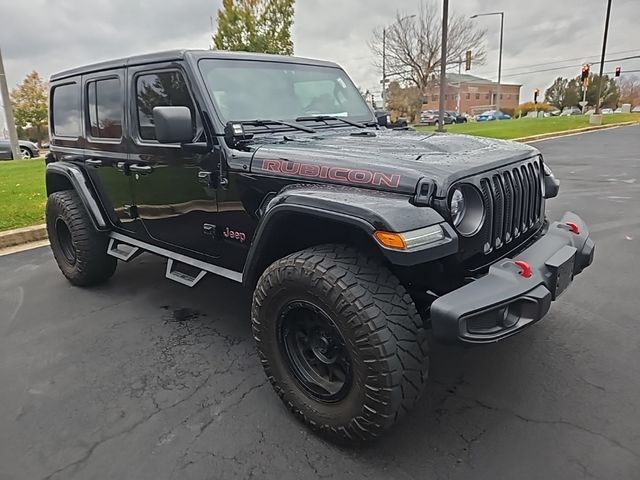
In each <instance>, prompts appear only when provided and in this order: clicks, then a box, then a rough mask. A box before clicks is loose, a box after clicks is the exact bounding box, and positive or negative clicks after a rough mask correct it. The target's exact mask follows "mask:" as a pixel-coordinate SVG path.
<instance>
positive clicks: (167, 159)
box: [128, 63, 220, 258]
mask: <svg viewBox="0 0 640 480" xmlns="http://www.w3.org/2000/svg"><path fill="white" fill-rule="evenodd" d="M128 83H129V93H130V95H131V98H132V101H131V102H129V103H130V107H129V118H130V121H131V128H130V132H131V140H132V145H131V150H130V152H131V158H130V160H131V162H132V163H131V167H130V169H131V174H132V177H131V178H132V185H133V194H134V200H135V205H136V210H137V214H138V215H139V217H140V219H141V221H142V224H143V225H144V227H145V229H146V231H147V232H148V234H149V236H151V237H152V238H153V239H154V240H157V241H160V242H163V243H166V244H167V245H168V246H173V247H180V248H183V249H186V250H189V251H190V252H191V253H195V254H203V255H205V256H208V257H213V258H217V257H218V256H219V243H220V242H218V241H216V226H215V225H214V224H213V222H214V221H215V212H216V211H217V204H216V190H215V188H214V186H213V184H212V182H210V179H211V178H212V176H213V174H214V172H215V169H216V166H217V163H216V161H215V159H214V156H213V154H197V153H194V152H190V151H188V150H186V149H184V148H182V147H181V146H180V145H179V144H175V145H174V144H161V143H159V142H158V141H157V140H156V134H155V127H154V124H153V109H154V107H157V106H185V107H188V108H189V110H191V115H192V118H193V141H194V142H195V141H205V140H206V137H205V135H204V130H203V127H202V119H201V117H200V111H201V109H200V108H198V106H197V99H196V97H195V96H194V90H193V89H192V88H191V86H190V85H189V83H188V77H187V75H186V74H185V71H184V70H183V69H182V67H181V65H180V64H177V63H167V64H154V65H145V66H137V67H129V68H128Z"/></svg>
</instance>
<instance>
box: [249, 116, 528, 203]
mask: <svg viewBox="0 0 640 480" xmlns="http://www.w3.org/2000/svg"><path fill="white" fill-rule="evenodd" d="M538 154H539V152H538V151H537V150H536V149H535V148H533V147H530V146H528V145H525V144H522V143H516V142H510V141H504V140H493V139H487V138H481V137H471V136H467V135H451V134H440V133H420V132H414V131H408V130H386V129H385V130H369V129H368V130H352V129H339V130H338V129H332V130H331V131H325V132H322V133H318V134H314V135H309V136H302V135H301V136H297V135H296V136H293V137H292V138H289V137H288V138H287V140H286V141H282V142H278V143H265V144H262V145H260V146H258V147H257V149H256V151H255V153H254V155H253V158H252V162H251V171H252V172H255V173H263V174H270V175H274V176H278V177H287V178H295V179H299V180H306V181H314V182H322V183H335V184H347V185H353V186H361V187H368V188H375V189H379V190H386V191H393V192H401V193H409V194H411V193H413V192H414V191H415V189H416V183H417V182H418V180H420V179H421V178H423V177H426V178H429V179H432V180H433V181H435V182H436V183H437V185H438V189H437V193H436V195H437V196H439V197H442V196H444V195H445V192H446V191H447V190H448V188H449V186H450V185H451V184H452V183H453V182H455V181H457V180H459V179H461V178H463V177H467V176H471V175H476V174H478V173H481V172H485V171H488V170H492V169H495V168H498V167H501V166H504V165H507V164H509V163H512V162H518V161H522V160H525V159H527V158H531V157H532V156H534V155H538Z"/></svg>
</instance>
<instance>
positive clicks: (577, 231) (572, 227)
mask: <svg viewBox="0 0 640 480" xmlns="http://www.w3.org/2000/svg"><path fill="white" fill-rule="evenodd" d="M566 225H567V227H569V230H571V231H572V232H573V234H574V235H580V227H578V225H577V224H576V223H573V222H567V223H566Z"/></svg>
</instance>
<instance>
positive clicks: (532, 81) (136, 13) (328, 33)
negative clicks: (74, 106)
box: [0, 0, 640, 100]
mask: <svg viewBox="0 0 640 480" xmlns="http://www.w3.org/2000/svg"><path fill="white" fill-rule="evenodd" d="M419 1H420V0H395V1H393V0H297V2H296V14H295V24H294V27H293V37H294V48H295V54H296V55H299V56H305V57H312V58H321V59H328V60H333V61H335V62H338V63H339V64H341V65H342V66H343V67H344V68H345V69H346V70H347V72H348V73H349V74H350V75H351V77H352V78H353V79H354V81H355V82H356V84H357V85H359V86H361V87H362V88H364V89H371V90H372V91H379V80H380V72H379V71H377V69H376V68H375V67H374V66H373V59H372V57H371V53H370V51H369V48H368V46H367V42H368V40H369V39H370V38H371V31H372V30H373V29H374V28H376V27H380V26H384V25H387V24H389V23H392V22H393V20H394V16H395V13H396V10H398V9H399V10H400V11H401V12H402V13H406V14H412V13H417V11H418V5H419ZM435 1H436V2H437V3H438V4H441V0H435ZM606 3H607V2H606V0H530V1H523V0H492V1H491V2H487V1H486V0H484V1H482V0H452V1H451V2H450V5H451V9H453V10H455V11H457V12H460V13H462V14H464V15H472V14H474V13H482V12H486V11H487V10H490V11H499V10H504V12H505V38H504V45H505V51H504V60H503V77H504V78H503V81H504V82H505V83H506V82H513V83H521V84H523V85H524V87H523V90H522V98H523V100H525V99H529V97H531V96H532V91H533V89H534V88H536V87H537V88H540V89H541V90H544V88H546V87H547V86H548V85H549V84H550V83H551V82H552V81H553V79H554V78H555V77H556V76H558V75H564V76H574V75H577V74H578V73H579V67H578V65H579V64H581V63H582V62H583V61H594V62H595V61H598V59H599V55H600V49H601V46H602V35H603V25H604V17H605V11H606ZM220 4H221V0H180V1H179V0H160V1H158V0H55V1H54V0H0V48H2V53H3V56H4V61H5V67H6V70H7V77H8V81H9V87H10V88H13V87H14V86H15V85H16V84H17V83H18V82H20V81H21V80H22V79H23V78H24V76H25V75H26V74H27V73H29V72H30V71H32V70H37V71H38V72H40V73H41V74H42V75H43V76H45V77H47V78H48V76H49V75H51V74H52V73H55V72H56V71H59V70H63V69H66V68H68V67H73V66H77V65H82V64H86V63H91V62H96V61H100V60H106V59H110V58H117V57H122V56H127V55H132V54H138V53H144V52H150V51H155V50H163V49H173V48H207V47H208V46H209V44H210V32H211V21H210V17H211V16H213V17H214V20H215V14H216V11H217V9H218V7H219V6H220ZM476 21H477V22H479V23H480V24H481V25H482V26H484V27H486V28H488V34H487V49H488V52H489V55H488V58H487V62H486V64H485V65H483V66H478V67H474V68H473V69H472V71H471V72H469V73H472V74H474V75H479V76H483V77H487V78H492V79H494V80H495V79H496V77H497V61H498V36H499V17H485V18H481V19H478V20H476ZM638 21H640V0H613V9H612V14H611V27H610V33H609V42H608V52H609V53H608V55H607V57H608V58H611V59H617V58H621V57H625V56H629V55H634V54H635V55H640V28H638ZM549 62H556V63H552V64H550V65H538V64H548V63H549ZM534 65H535V66H534ZM566 65H569V66H570V67H569V68H565V69H559V70H556V71H549V72H540V73H528V74H524V75H514V74H516V73H523V72H527V71H534V70H541V69H548V68H554V67H562V66H566ZM617 65H620V66H622V69H623V74H624V72H625V71H628V70H640V60H638V59H636V60H630V61H624V62H622V61H621V62H616V63H609V64H606V65H605V71H613V69H614V68H615V66H617Z"/></svg>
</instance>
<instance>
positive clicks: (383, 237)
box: [373, 230, 407, 250]
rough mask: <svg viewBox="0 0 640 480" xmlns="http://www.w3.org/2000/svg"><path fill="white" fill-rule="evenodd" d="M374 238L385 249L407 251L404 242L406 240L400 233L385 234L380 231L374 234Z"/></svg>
mask: <svg viewBox="0 0 640 480" xmlns="http://www.w3.org/2000/svg"><path fill="white" fill-rule="evenodd" d="M373 236H374V237H376V240H377V241H378V242H379V243H380V245H382V246H383V247H387V248H394V249H396V250H406V249H407V243H406V242H405V241H404V238H402V235H400V234H399V233H392V232H383V231H381V230H378V231H376V232H374V234H373Z"/></svg>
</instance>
